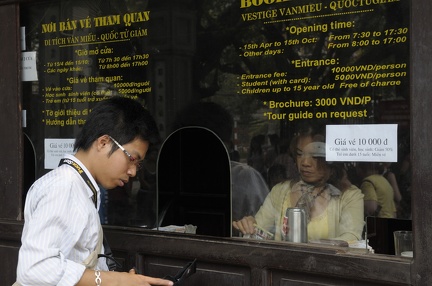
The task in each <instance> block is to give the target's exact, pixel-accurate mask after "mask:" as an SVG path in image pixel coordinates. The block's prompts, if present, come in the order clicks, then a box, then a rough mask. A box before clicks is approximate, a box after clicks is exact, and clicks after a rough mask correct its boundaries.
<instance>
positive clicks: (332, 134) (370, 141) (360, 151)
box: [326, 124, 397, 162]
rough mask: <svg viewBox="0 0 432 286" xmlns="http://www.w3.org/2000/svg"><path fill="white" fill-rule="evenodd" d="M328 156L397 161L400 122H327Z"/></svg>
mask: <svg viewBox="0 0 432 286" xmlns="http://www.w3.org/2000/svg"><path fill="white" fill-rule="evenodd" d="M326 133H327V136H326V160H327V161H344V162H397V124H362V125H328V126H327V128H326Z"/></svg>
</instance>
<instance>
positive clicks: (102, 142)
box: [95, 135, 112, 151]
mask: <svg viewBox="0 0 432 286" xmlns="http://www.w3.org/2000/svg"><path fill="white" fill-rule="evenodd" d="M95 143H96V146H97V149H98V151H102V150H104V149H105V148H109V150H111V148H112V146H111V139H110V137H109V136H108V135H102V136H100V137H98V139H96V142H95Z"/></svg>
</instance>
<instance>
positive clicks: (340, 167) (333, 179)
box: [290, 123, 346, 191]
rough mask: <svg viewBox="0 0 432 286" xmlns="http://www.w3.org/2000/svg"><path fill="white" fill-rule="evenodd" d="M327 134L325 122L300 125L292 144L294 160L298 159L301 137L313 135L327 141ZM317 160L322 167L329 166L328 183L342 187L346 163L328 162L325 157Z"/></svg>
mask: <svg viewBox="0 0 432 286" xmlns="http://www.w3.org/2000/svg"><path fill="white" fill-rule="evenodd" d="M325 134H326V125H325V124H322V123H321V124H320V123H316V124H311V123H307V124H304V125H300V126H299V128H298V130H297V132H296V133H295V136H294V138H293V140H292V141H291V144H290V152H291V156H292V157H293V158H294V161H296V160H297V144H298V140H299V139H300V138H304V137H311V138H312V140H313V141H314V142H323V143H325ZM317 160H318V166H319V167H320V168H329V170H330V177H329V179H328V180H327V183H329V184H332V185H334V186H336V187H338V188H340V186H341V181H342V179H343V178H344V176H345V175H346V172H345V166H344V164H343V163H341V162H327V161H326V159H325V157H318V158H317ZM341 191H343V190H341Z"/></svg>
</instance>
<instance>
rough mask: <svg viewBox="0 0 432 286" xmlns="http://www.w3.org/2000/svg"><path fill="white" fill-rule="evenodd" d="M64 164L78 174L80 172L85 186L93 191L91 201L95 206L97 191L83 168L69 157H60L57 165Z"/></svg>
mask: <svg viewBox="0 0 432 286" xmlns="http://www.w3.org/2000/svg"><path fill="white" fill-rule="evenodd" d="M65 164H66V165H69V166H71V167H72V168H73V169H74V170H75V171H77V172H78V174H80V176H81V177H82V178H83V180H84V182H86V184H87V186H89V188H90V190H91V191H92V192H93V198H92V200H93V203H94V205H95V208H97V191H96V188H95V186H94V185H93V184H92V182H91V181H90V179H89V177H88V176H87V174H86V173H85V172H84V170H83V169H82V168H81V166H80V165H78V163H77V162H75V161H74V160H72V159H69V158H63V159H61V160H60V163H59V166H61V165H65Z"/></svg>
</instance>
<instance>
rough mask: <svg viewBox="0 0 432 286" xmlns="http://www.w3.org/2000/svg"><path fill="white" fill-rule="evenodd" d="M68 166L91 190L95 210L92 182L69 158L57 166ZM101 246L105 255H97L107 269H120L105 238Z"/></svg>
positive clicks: (95, 201)
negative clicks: (103, 258)
mask: <svg viewBox="0 0 432 286" xmlns="http://www.w3.org/2000/svg"><path fill="white" fill-rule="evenodd" d="M65 164H66V165H69V166H71V167H72V168H73V169H74V170H75V171H77V172H78V174H80V176H81V177H82V178H83V180H84V182H86V184H87V186H89V188H90V189H91V190H92V192H93V203H94V205H95V207H96V208H97V192H96V188H95V186H94V185H93V184H92V182H91V181H90V179H89V177H88V176H87V174H86V173H85V172H84V170H83V169H82V168H81V167H80V165H78V164H77V162H75V161H74V160H72V159H69V158H63V159H61V160H60V163H59V166H61V165H65ZM103 245H104V249H105V254H99V255H98V258H99V257H105V258H106V262H107V265H108V268H109V270H110V271H114V270H115V269H116V268H122V267H123V266H122V265H121V263H119V262H117V260H115V259H114V257H113V254H112V251H111V247H110V246H109V244H108V241H107V240H106V238H105V236H104V237H103Z"/></svg>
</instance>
